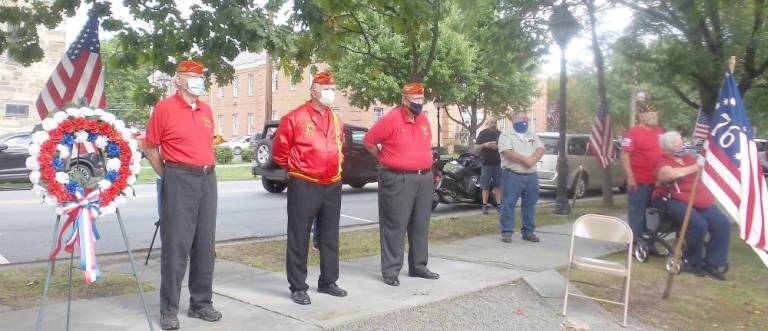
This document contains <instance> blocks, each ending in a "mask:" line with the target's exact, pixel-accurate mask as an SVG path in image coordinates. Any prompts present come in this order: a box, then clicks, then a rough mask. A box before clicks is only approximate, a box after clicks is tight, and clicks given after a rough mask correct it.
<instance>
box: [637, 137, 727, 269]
mask: <svg viewBox="0 0 768 331" xmlns="http://www.w3.org/2000/svg"><path fill="white" fill-rule="evenodd" d="M659 144H660V145H661V150H662V152H663V156H662V157H661V159H659V161H658V164H657V167H656V180H657V186H656V189H655V190H654V192H653V194H652V196H651V201H652V204H653V206H654V207H656V208H659V209H661V210H664V211H665V214H666V215H667V216H668V217H670V218H671V219H673V220H675V221H677V222H682V220H683V218H684V217H685V210H686V208H687V206H688V200H689V198H690V196H691V191H692V188H693V182H694V181H695V180H696V171H697V170H698V169H699V168H700V167H701V166H702V165H703V157H701V156H699V157H698V159H697V157H696V156H694V155H691V154H687V153H686V152H685V150H684V148H683V141H682V138H681V137H680V133H678V132H674V131H670V132H667V133H664V134H662V135H661V136H660V137H659ZM665 195H668V196H669V201H668V202H666V206H664V205H663V204H664V203H665V201H664V196H665ZM707 232H709V241H708V242H706V244H705V241H704V237H705V236H706V234H707ZM730 234H731V225H730V221H729V220H728V218H727V217H726V216H725V215H724V214H723V213H722V212H720V210H719V209H718V207H717V206H715V204H714V197H713V196H712V193H711V192H710V191H709V190H708V189H707V187H706V186H704V184H703V183H702V182H701V180H699V183H698V184H697V189H696V196H695V197H694V200H693V209H692V210H691V217H690V221H689V224H688V232H687V234H686V236H685V250H684V254H683V256H684V258H685V263H684V265H683V271H686V272H689V273H691V274H694V275H696V276H705V275H709V276H711V277H712V278H715V279H718V280H725V276H723V273H724V270H725V269H726V268H727V261H728V242H729V239H730ZM705 246H706V248H705Z"/></svg>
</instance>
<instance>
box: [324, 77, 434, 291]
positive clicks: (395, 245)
mask: <svg viewBox="0 0 768 331" xmlns="http://www.w3.org/2000/svg"><path fill="white" fill-rule="evenodd" d="M402 92H403V99H402V100H403V101H402V104H401V105H400V106H398V107H395V108H394V109H392V110H390V111H389V113H387V115H386V116H384V117H382V118H381V119H380V120H379V121H378V122H376V124H375V125H374V126H373V127H372V128H371V129H370V130H369V131H368V132H367V133H366V134H365V137H364V138H363V143H364V144H365V147H366V148H367V149H368V151H370V152H371V153H372V154H373V155H374V156H376V157H377V158H378V159H379V163H380V164H381V166H382V167H381V169H380V171H379V232H380V236H381V275H382V277H383V278H384V283H386V284H387V285H390V286H398V285H400V279H399V278H398V275H399V274H400V269H401V268H402V267H403V251H404V245H405V233H406V232H408V275H409V276H411V277H420V278H426V279H438V278H439V277H440V275H438V274H437V273H435V272H431V271H429V269H427V258H428V239H427V236H428V234H429V217H430V214H431V212H432V190H433V189H434V186H433V185H434V183H433V182H432V171H431V167H432V150H431V147H432V130H431V129H430V127H429V121H428V120H427V117H426V116H424V114H422V107H423V104H424V87H423V86H422V84H421V83H408V84H405V87H404V88H403V91H402ZM379 146H381V148H379ZM320 238H321V239H322V236H321V237H320Z"/></svg>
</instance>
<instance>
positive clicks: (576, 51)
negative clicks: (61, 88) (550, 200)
mask: <svg viewBox="0 0 768 331" xmlns="http://www.w3.org/2000/svg"><path fill="white" fill-rule="evenodd" d="M266 1H267V0H259V1H257V2H261V3H266ZM176 2H177V4H178V8H179V10H180V11H181V13H182V15H183V16H188V15H189V12H190V11H189V7H191V6H192V5H193V4H195V3H200V1H199V0H177V1H176ZM87 11H88V8H87V7H85V6H84V7H83V8H80V10H79V11H78V13H77V15H75V16H74V17H72V18H69V19H67V20H66V22H65V31H66V40H67V45H69V43H71V42H72V41H73V40H74V39H75V38H76V37H77V34H78V33H79V32H80V29H81V28H82V25H83V24H84V23H85V20H86V15H87ZM112 12H113V13H114V16H116V17H117V18H120V19H122V20H124V21H127V22H132V24H133V25H134V26H136V27H142V28H148V26H142V25H141V24H139V23H138V22H136V21H134V20H132V19H131V17H130V14H129V13H128V10H127V9H126V8H125V7H123V6H122V1H114V2H113V5H112ZM280 16H281V15H278V20H280ZM283 17H284V16H283ZM631 19H632V12H631V11H630V10H628V9H624V8H613V9H608V10H605V11H604V12H602V13H600V15H599V17H598V21H599V26H598V34H611V35H616V34H618V33H620V32H621V31H622V30H624V28H626V26H627V24H629V22H630V21H631ZM109 37H110V35H109V34H106V33H104V32H103V31H102V33H101V38H109ZM591 45H592V42H591V40H590V33H589V26H582V27H581V30H580V32H579V34H578V35H577V36H576V37H574V39H573V40H571V42H570V44H569V45H568V49H567V50H566V58H567V60H568V61H569V63H573V62H580V63H592V50H591V48H590V47H591ZM549 52H550V53H549V54H548V55H546V56H545V57H544V64H543V65H542V67H541V73H542V74H545V75H548V76H550V75H554V74H557V73H558V72H559V71H560V56H559V54H560V49H559V48H558V46H557V45H556V44H554V43H553V44H551V45H550V47H549Z"/></svg>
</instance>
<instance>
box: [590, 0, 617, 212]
mask: <svg viewBox="0 0 768 331" xmlns="http://www.w3.org/2000/svg"><path fill="white" fill-rule="evenodd" d="M585 3H586V5H587V9H588V11H589V21H590V26H591V28H592V52H593V53H594V58H595V67H597V94H598V100H599V103H600V104H599V105H598V107H599V108H598V109H605V111H606V112H607V111H609V109H608V96H607V93H606V91H605V62H604V60H603V52H602V51H601V50H600V44H599V43H598V40H597V19H596V18H595V1H594V0H585ZM609 129H610V128H609ZM610 143H611V144H612V143H613V142H610ZM603 206H605V207H611V206H613V183H612V182H611V166H610V165H609V166H607V167H605V169H603Z"/></svg>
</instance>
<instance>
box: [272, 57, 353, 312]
mask: <svg viewBox="0 0 768 331" xmlns="http://www.w3.org/2000/svg"><path fill="white" fill-rule="evenodd" d="M310 96H311V98H312V99H311V100H309V101H307V102H305V103H304V104H303V105H301V106H299V107H298V108H296V109H294V110H293V111H291V112H290V113H288V114H285V116H283V117H282V118H281V119H280V127H278V128H277V132H276V133H275V139H274V142H273V145H272V160H274V161H275V164H277V165H279V166H280V167H282V168H283V169H285V170H286V171H287V172H288V177H289V179H288V244H287V248H286V250H287V252H286V261H285V264H286V267H285V270H286V273H287V275H288V283H289V284H290V287H289V289H290V290H291V300H293V302H295V303H297V304H300V305H308V304H310V303H311V301H310V298H309V295H308V294H307V290H308V289H309V285H307V282H306V280H307V255H308V253H309V232H310V228H311V227H312V221H313V220H317V221H316V222H317V223H316V226H317V230H318V234H319V238H320V278H319V279H318V281H317V291H318V292H320V293H325V294H329V295H332V296H336V297H344V296H346V295H347V291H345V290H344V289H342V288H340V287H339V286H337V285H336V281H337V280H338V279H339V217H340V216H341V165H342V162H343V161H344V154H342V142H343V141H344V126H343V124H342V123H341V119H340V118H339V117H338V115H337V114H336V113H335V112H333V110H331V108H330V106H331V105H332V104H333V101H334V99H335V97H336V85H334V82H333V77H332V76H331V74H330V73H328V72H321V73H318V74H317V75H315V77H314V78H313V79H312V88H311V90H310Z"/></svg>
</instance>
